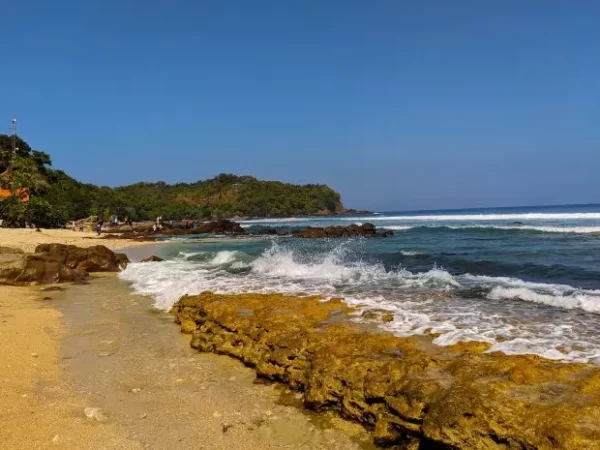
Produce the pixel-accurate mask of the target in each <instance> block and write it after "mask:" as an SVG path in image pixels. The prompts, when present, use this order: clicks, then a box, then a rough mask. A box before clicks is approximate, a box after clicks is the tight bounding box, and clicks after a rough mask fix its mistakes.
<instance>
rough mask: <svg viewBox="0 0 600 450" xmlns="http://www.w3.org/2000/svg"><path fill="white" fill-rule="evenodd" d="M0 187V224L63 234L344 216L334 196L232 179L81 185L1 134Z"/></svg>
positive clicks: (325, 190) (319, 187)
mask: <svg viewBox="0 0 600 450" xmlns="http://www.w3.org/2000/svg"><path fill="white" fill-rule="evenodd" d="M13 139H14V141H13ZM0 187H1V188H2V195H1V198H0V218H2V219H3V220H4V223H5V225H9V226H20V225H23V224H25V223H26V222H30V223H34V224H36V225H38V226H42V227H54V226H63V225H64V224H65V223H67V222H68V221H70V220H78V219H83V218H87V217H90V216H93V217H97V218H98V219H99V220H107V219H109V218H110V217H112V216H114V215H116V216H118V217H119V218H120V219H121V220H123V219H125V218H130V219H131V220H134V221H139V220H153V219H155V218H156V217H158V216H162V217H163V218H164V219H165V220H170V219H172V220H180V219H185V218H187V219H212V218H231V217H236V216H237V217H249V216H250V217H285V216H297V215H311V214H319V213H320V214H322V213H335V212H339V211H341V210H342V209H343V207H342V203H341V200H340V194H338V193H337V192H335V191H334V190H333V189H331V188H330V187H328V186H326V185H323V184H307V185H293V184H288V183H282V182H279V181H261V180H257V179H256V178H254V177H251V176H238V175H232V174H220V175H218V176H216V177H214V178H211V179H208V180H203V181H197V182H194V183H177V184H167V183H165V182H162V181H159V182H155V183H146V182H142V183H135V184H132V185H128V186H121V187H114V188H111V187H106V186H96V185H93V184H89V183H82V182H80V181H77V180H75V179H74V178H72V177H71V176H69V175H67V174H66V173H65V172H63V171H62V170H56V169H53V168H52V160H51V158H50V156H49V155H48V154H47V153H44V152H42V151H38V150H33V149H32V148H31V147H30V146H29V145H28V144H27V142H25V141H24V140H22V139H21V138H19V137H13V136H8V135H2V134H0Z"/></svg>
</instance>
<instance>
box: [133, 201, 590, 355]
mask: <svg viewBox="0 0 600 450" xmlns="http://www.w3.org/2000/svg"><path fill="white" fill-rule="evenodd" d="M365 222H371V223H374V224H376V225H377V227H378V228H387V229H392V230H394V231H395V236H394V237H392V238H387V239H336V240H299V239H294V238H290V237H276V238H264V237H256V238H241V239H230V238H222V239H211V240H209V241H208V242H207V241H206V240H203V239H199V238H198V237H197V236H196V237H193V238H192V237H190V238H189V239H185V238H183V239H181V238H178V240H174V241H172V243H171V244H170V245H168V246H165V247H164V248H163V249H162V255H161V256H163V257H166V258H168V261H166V262H164V263H152V264H132V265H131V266H130V267H129V268H128V269H127V270H126V271H125V272H124V273H123V278H124V279H127V280H129V281H131V282H132V283H133V285H134V287H135V288H136V289H137V290H138V291H140V292H143V293H146V294H150V295H152V296H154V298H155V301H156V305H157V306H158V307H160V308H163V309H168V308H170V306H171V305H172V304H173V302H175V301H176V300H177V299H178V298H179V297H180V296H181V295H183V294H185V293H198V292H201V291H203V290H212V291H216V292H223V293H239V292H286V293H294V294H300V293H318V294H322V295H323V296H325V297H330V296H340V295H341V296H343V297H344V298H345V299H346V301H347V302H348V303H350V304H353V305H358V307H359V308H367V307H374V306H376V307H380V308H384V309H388V310H390V311H392V312H393V313H394V317H395V320H394V322H392V323H390V324H386V325H385V327H386V328H387V329H389V330H390V331H392V332H394V333H396V334H398V335H412V334H423V333H429V332H434V333H437V334H439V337H437V338H436V340H435V342H436V343H437V344H439V345H448V344H452V343H455V342H458V341H464V340H478V341H486V342H490V343H491V344H492V350H498V351H503V352H505V353H509V354H510V353H533V354H538V355H541V356H544V357H547V358H552V359H561V360H566V361H584V362H600V338H599V337H598V336H600V326H598V325H597V322H598V318H599V316H598V314H599V313H600V264H599V263H600V205H586V206H560V207H531V208H495V209H479V210H446V211H416V212H388V213H380V214H374V215H370V216H356V217H347V216H344V217H331V218H293V219H262V220H255V221H245V222H242V226H244V227H245V228H246V229H248V230H249V231H251V230H252V229H254V228H256V227H259V226H269V227H277V228H279V229H280V230H282V231H286V230H292V229H294V228H298V227H305V226H329V225H341V224H350V223H365Z"/></svg>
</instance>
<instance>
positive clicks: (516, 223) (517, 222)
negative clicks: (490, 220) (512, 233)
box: [512, 221, 523, 225]
mask: <svg viewBox="0 0 600 450" xmlns="http://www.w3.org/2000/svg"><path fill="white" fill-rule="evenodd" d="M512 224H513V225H523V222H519V221H516V222H513V223H512Z"/></svg>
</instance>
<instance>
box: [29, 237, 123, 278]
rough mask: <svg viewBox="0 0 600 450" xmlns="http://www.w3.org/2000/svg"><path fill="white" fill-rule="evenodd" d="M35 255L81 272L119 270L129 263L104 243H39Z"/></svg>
mask: <svg viewBox="0 0 600 450" xmlns="http://www.w3.org/2000/svg"><path fill="white" fill-rule="evenodd" d="M35 253H36V254H37V255H46V256H48V257H51V258H54V259H56V260H57V261H59V262H60V263H62V264H64V265H65V266H67V267H69V268H71V269H76V270H80V271H83V272H87V273H90V272H119V271H120V270H121V269H124V268H125V267H126V266H127V264H128V263H129V259H128V258H127V256H126V255H125V254H123V253H114V252H112V251H111V250H109V249H108V248H106V247H105V246H104V245H95V246H93V247H89V248H81V247H76V246H75V245H65V244H40V245H38V246H37V247H36V248H35Z"/></svg>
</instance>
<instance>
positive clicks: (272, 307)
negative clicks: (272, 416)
mask: <svg viewBox="0 0 600 450" xmlns="http://www.w3.org/2000/svg"><path fill="white" fill-rule="evenodd" d="M172 312H173V313H174V314H175V315H176V316H177V320H178V321H179V322H180V323H181V325H182V331H188V332H189V331H191V332H192V340H191V346H192V347H193V348H195V349H197V350H199V351H203V352H214V353H219V354H225V355H229V356H232V357H234V358H237V359H239V360H241V361H242V362H243V363H244V364H246V365H247V366H249V367H252V368H253V369H254V370H256V372H257V375H258V376H260V377H263V378H266V379H269V380H272V381H277V382H281V383H284V384H286V385H287V386H289V387H290V388H291V389H294V390H297V391H299V392H301V393H302V396H303V401H304V402H303V403H304V406H306V407H308V408H311V409H313V410H315V411H326V410H331V411H335V412H337V413H338V414H339V415H340V416H342V417H344V418H345V419H348V420H352V421H355V422H358V423H360V424H362V425H364V426H365V428H367V429H368V430H370V431H371V432H372V435H373V440H374V442H375V443H376V444H377V445H381V446H395V447H394V448H403V449H423V450H425V449H436V450H442V449H444V450H446V449H447V450H458V449H478V450H484V449H489V450H492V449H493V450H517V449H518V450H525V449H527V450H552V449H565V450H566V449H572V450H575V449H582V450H583V449H586V450H600V427H599V423H600V422H599V419H598V418H599V417H600V368H599V367H597V366H593V365H587V364H572V363H571V364H568V363H562V362H556V361H550V360H545V359H543V358H540V357H538V356H532V355H513V356H507V355H503V354H501V353H499V352H494V353H486V350H488V349H489V346H490V344H488V343H482V342H462V343H459V344H456V345H452V346H447V347H438V346H436V345H433V344H432V337H431V336H414V337H409V338H403V337H397V336H393V335H391V334H388V333H384V332H377V333H374V332H370V331H367V330H365V329H364V327H360V326H359V325H358V324H356V323H355V322H353V321H352V320H351V316H349V314H350V313H353V312H355V310H353V309H352V308H350V307H349V306H347V305H346V304H345V303H344V302H343V301H341V300H340V299H333V300H330V301H327V302H323V301H322V299H321V298H319V297H316V296H313V297H309V298H307V297H302V298H300V297H292V296H285V295H282V294H240V295H217V294H213V293H210V292H204V293H202V294H200V295H197V296H185V297H183V298H181V299H180V300H179V302H177V303H176V304H175V306H174V307H173V311H172Z"/></svg>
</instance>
